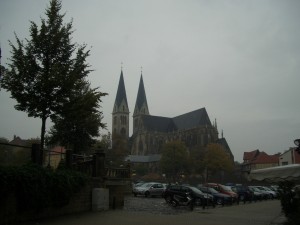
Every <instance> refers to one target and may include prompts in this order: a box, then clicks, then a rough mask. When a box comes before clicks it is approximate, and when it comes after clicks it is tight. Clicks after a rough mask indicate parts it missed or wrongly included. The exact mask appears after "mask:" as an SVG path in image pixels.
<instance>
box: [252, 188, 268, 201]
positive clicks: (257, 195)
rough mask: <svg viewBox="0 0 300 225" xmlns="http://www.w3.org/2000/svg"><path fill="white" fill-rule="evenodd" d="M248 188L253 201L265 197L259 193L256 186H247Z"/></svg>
mask: <svg viewBox="0 0 300 225" xmlns="http://www.w3.org/2000/svg"><path fill="white" fill-rule="evenodd" d="M248 188H249V189H250V190H251V191H252V192H253V200H254V201H261V200H263V199H264V198H265V196H264V194H263V193H261V192H260V191H259V190H258V189H257V188H255V187H252V186H248Z"/></svg>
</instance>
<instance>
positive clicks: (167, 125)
mask: <svg viewBox="0 0 300 225" xmlns="http://www.w3.org/2000/svg"><path fill="white" fill-rule="evenodd" d="M142 120H143V125H144V128H145V129H146V130H148V131H158V132H172V131H176V130H184V129H191V128H194V127H198V126H205V125H209V126H211V122H210V119H209V117H208V114H207V112H206V109H205V108H201V109H198V110H195V111H192V112H188V113H185V114H182V115H180V116H176V117H174V118H169V117H162V116H151V115H143V116H142Z"/></svg>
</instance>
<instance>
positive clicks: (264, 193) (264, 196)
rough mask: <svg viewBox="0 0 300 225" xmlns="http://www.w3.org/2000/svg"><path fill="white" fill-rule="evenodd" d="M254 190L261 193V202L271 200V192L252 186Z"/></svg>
mask: <svg viewBox="0 0 300 225" xmlns="http://www.w3.org/2000/svg"><path fill="white" fill-rule="evenodd" d="M250 187H251V189H252V190H255V191H256V192H259V193H260V194H261V200H267V199H270V198H271V195H270V193H269V192H267V191H265V190H263V189H261V188H259V187H258V186H250Z"/></svg>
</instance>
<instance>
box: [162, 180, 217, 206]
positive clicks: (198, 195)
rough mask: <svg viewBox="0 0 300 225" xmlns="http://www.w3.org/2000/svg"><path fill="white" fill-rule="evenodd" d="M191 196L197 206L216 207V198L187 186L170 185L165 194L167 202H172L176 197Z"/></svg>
mask: <svg viewBox="0 0 300 225" xmlns="http://www.w3.org/2000/svg"><path fill="white" fill-rule="evenodd" d="M187 194H189V195H190V196H191V197H192V198H193V201H194V205H196V206H202V207H206V206H209V205H210V206H213V207H215V202H214V197H213V196H212V195H210V194H207V193H203V192H202V191H201V190H199V189H198V188H196V187H193V186H185V185H169V186H168V187H167V189H166V190H165V192H164V198H165V200H166V202H170V201H171V199H172V198H173V196H174V195H180V196H186V195H187Z"/></svg>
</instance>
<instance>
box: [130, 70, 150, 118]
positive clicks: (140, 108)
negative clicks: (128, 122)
mask: <svg viewBox="0 0 300 225" xmlns="http://www.w3.org/2000/svg"><path fill="white" fill-rule="evenodd" d="M136 114H145V115H149V109H148V104H147V98H146V92H145V88H144V82H143V74H141V78H140V84H139V90H138V94H137V97H136V102H135V107H134V113H133V116H135V115H136Z"/></svg>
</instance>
